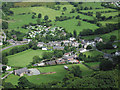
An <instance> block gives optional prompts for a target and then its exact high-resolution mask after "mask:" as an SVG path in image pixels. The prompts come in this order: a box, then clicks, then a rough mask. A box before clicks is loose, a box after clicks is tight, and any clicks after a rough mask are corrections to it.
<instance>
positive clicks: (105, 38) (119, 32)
mask: <svg viewBox="0 0 120 90" xmlns="http://www.w3.org/2000/svg"><path fill="white" fill-rule="evenodd" d="M111 35H115V36H116V37H117V39H116V40H118V39H120V38H119V35H120V31H119V30H115V31H113V32H110V33H106V34H102V35H90V36H84V37H83V38H84V39H86V40H90V39H94V38H95V37H101V38H103V40H104V41H109V40H110V39H109V38H110V36H111Z"/></svg>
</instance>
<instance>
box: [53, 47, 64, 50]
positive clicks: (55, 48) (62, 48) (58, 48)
mask: <svg viewBox="0 0 120 90" xmlns="http://www.w3.org/2000/svg"><path fill="white" fill-rule="evenodd" d="M53 49H54V50H64V47H62V46H60V47H59V46H54V47H53Z"/></svg>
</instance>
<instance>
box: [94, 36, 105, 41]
mask: <svg viewBox="0 0 120 90" xmlns="http://www.w3.org/2000/svg"><path fill="white" fill-rule="evenodd" d="M94 41H95V42H103V39H102V38H100V37H96V38H95V39H94Z"/></svg>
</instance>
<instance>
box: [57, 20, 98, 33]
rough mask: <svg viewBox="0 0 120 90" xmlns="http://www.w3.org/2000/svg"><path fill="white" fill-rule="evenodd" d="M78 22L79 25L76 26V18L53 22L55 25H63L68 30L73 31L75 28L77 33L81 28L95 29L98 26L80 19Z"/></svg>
mask: <svg viewBox="0 0 120 90" xmlns="http://www.w3.org/2000/svg"><path fill="white" fill-rule="evenodd" d="M80 22H81V25H80V26H77V24H78V20H76V19H69V20H66V21H61V22H60V21H57V22H56V23H55V26H59V27H63V28H65V29H66V31H68V32H73V31H74V30H76V31H77V33H79V32H80V31H82V30H83V29H91V30H95V29H97V28H98V26H96V25H95V24H91V23H87V22H85V21H81V20H80Z"/></svg>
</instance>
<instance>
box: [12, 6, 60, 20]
mask: <svg viewBox="0 0 120 90" xmlns="http://www.w3.org/2000/svg"><path fill="white" fill-rule="evenodd" d="M11 10H12V11H14V12H15V15H17V14H20V13H28V12H30V13H32V12H35V13H36V14H37V15H38V14H39V13H41V14H42V18H44V16H45V15H48V16H49V19H51V20H53V19H55V17H56V16H60V15H61V11H57V10H54V9H51V8H47V7H43V6H41V7H23V8H12V9H11Z"/></svg>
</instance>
